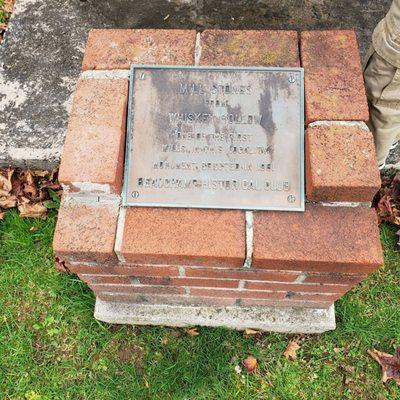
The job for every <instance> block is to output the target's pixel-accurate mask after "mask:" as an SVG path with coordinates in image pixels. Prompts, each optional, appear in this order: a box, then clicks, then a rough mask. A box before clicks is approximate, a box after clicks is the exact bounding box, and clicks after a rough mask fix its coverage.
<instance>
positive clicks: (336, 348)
mask: <svg viewBox="0 0 400 400" xmlns="http://www.w3.org/2000/svg"><path fill="white" fill-rule="evenodd" d="M340 351H341V349H339V348H338V347H335V348H334V349H333V352H334V353H340Z"/></svg>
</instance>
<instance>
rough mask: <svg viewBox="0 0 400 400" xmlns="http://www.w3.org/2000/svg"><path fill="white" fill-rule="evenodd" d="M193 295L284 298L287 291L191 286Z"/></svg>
mask: <svg viewBox="0 0 400 400" xmlns="http://www.w3.org/2000/svg"><path fill="white" fill-rule="evenodd" d="M189 290H190V294H191V295H192V296H205V297H219V298H223V297H230V298H236V299H246V298H247V299H283V298H285V295H286V293H285V292H267V291H255V290H229V289H226V290H225V289H223V290H222V289H221V290H219V289H203V288H190V289H189Z"/></svg>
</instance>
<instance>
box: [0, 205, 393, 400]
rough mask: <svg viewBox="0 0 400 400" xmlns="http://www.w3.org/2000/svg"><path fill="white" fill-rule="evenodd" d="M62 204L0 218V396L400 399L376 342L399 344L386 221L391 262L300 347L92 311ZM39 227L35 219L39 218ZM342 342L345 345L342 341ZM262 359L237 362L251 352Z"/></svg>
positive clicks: (282, 338)
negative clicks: (385, 377)
mask: <svg viewBox="0 0 400 400" xmlns="http://www.w3.org/2000/svg"><path fill="white" fill-rule="evenodd" d="M55 220H56V214H55V213H53V214H50V215H49V216H48V218H47V219H46V220H45V221H38V220H30V219H20V218H19V217H18V215H17V213H16V212H15V211H10V212H7V213H6V218H5V221H4V222H3V223H0V235H1V239H2V240H1V241H0V258H1V259H0V293H1V294H0V397H1V398H2V399H29V400H33V399H35V400H37V399H63V400H65V399H96V400H97V399H107V400H109V399H123V400H125V399H129V400H131V399H134V400H136V399H138V400H142V399H162V400H167V399H173V400H175V399H176V400H180V399H181V400H184V399H188V400H189V399H196V400H198V399H227V400H231V399H240V400H247V399H279V400H280V399H284V400H292V399H293V400H299V399H307V400H309V399H316V400H321V399H374V400H375V399H382V400H383V399H399V398H400V387H399V386H397V385H396V384H395V383H394V382H388V383H387V384H386V385H384V384H382V383H381V382H380V368H379V366H378V364H377V363H376V362H375V361H374V360H372V359H371V358H370V357H369V356H368V355H367V354H366V350H367V349H368V348H374V347H376V348H378V349H380V350H383V351H387V352H393V349H394V347H395V346H399V345H400V307H399V300H400V253H399V252H398V251H396V250H395V246H396V245H395V242H396V238H395V229H394V228H393V227H390V226H388V225H384V226H382V228H381V236H382V243H383V245H384V249H385V266H384V268H382V269H381V270H379V271H378V272H376V273H375V274H373V275H372V276H371V277H370V278H369V279H368V280H366V281H365V282H363V283H362V284H361V285H359V286H358V287H357V289H356V290H354V291H352V292H351V293H349V294H348V295H346V296H345V297H344V298H343V299H342V300H341V301H339V302H338V303H337V320H338V327H337V329H336V330H335V331H334V332H329V333H326V334H323V335H320V336H312V335H309V336H305V337H304V338H303V341H302V346H301V350H300V351H299V352H298V354H299V358H298V360H296V361H287V360H286V359H285V358H284V357H283V356H282V353H283V351H284V349H285V347H286V345H287V342H288V340H289V339H290V336H288V335H281V334H265V335H263V336H262V337H261V338H254V337H253V338H244V337H243V334H242V333H240V332H233V331H228V330H224V329H212V328H199V333H200V335H199V336H197V337H192V336H189V335H188V334H187V333H185V332H184V331H183V330H179V329H168V328H162V327H131V326H116V325H114V326H110V325H107V324H103V323H99V322H97V321H96V320H95V319H94V318H93V306H94V297H93V295H92V294H91V292H90V291H89V290H88V289H87V287H86V286H85V284H83V283H82V282H80V281H79V280H78V279H77V278H76V277H75V276H73V275H68V274H66V273H61V272H58V271H56V270H55V269H54V268H53V267H52V258H53V255H52V250H51V240H52V234H53V230H54V225H55ZM32 227H34V228H33V229H31V228H32ZM334 349H340V350H339V351H338V352H337V350H336V351H334ZM249 354H252V355H254V356H255V357H256V358H257V359H258V361H259V368H258V370H257V372H256V373H254V374H246V373H243V374H238V373H236V372H235V370H234V368H235V366H236V365H238V364H239V363H240V361H241V360H243V359H244V358H245V357H246V356H247V355H249Z"/></svg>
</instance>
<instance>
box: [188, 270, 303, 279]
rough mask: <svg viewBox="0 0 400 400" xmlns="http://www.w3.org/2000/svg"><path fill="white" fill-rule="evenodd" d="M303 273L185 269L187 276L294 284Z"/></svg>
mask: <svg viewBox="0 0 400 400" xmlns="http://www.w3.org/2000/svg"><path fill="white" fill-rule="evenodd" d="M300 273H301V272H286V271H263V270H255V269H252V268H242V269H228V268H226V269H225V268H224V269H215V268H189V267H187V268H185V274H186V276H190V277H199V278H216V279H246V280H252V279H253V280H259V281H261V280H265V281H276V282H293V281H294V280H295V279H296V278H297V277H298V276H299V274H300Z"/></svg>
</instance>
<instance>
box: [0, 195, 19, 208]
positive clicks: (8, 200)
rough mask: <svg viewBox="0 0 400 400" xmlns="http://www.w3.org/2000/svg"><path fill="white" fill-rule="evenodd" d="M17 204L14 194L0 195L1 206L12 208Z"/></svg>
mask: <svg viewBox="0 0 400 400" xmlns="http://www.w3.org/2000/svg"><path fill="white" fill-rule="evenodd" d="M16 205H17V198H16V197H15V196H12V195H10V196H3V197H0V207H1V208H13V207H15V206H16Z"/></svg>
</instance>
